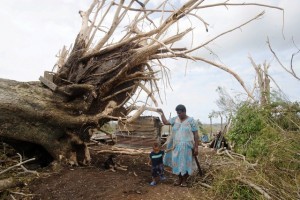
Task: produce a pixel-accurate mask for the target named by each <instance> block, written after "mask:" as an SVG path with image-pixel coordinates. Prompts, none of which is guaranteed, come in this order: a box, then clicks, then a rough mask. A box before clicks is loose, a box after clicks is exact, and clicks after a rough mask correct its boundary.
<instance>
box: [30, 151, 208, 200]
mask: <svg viewBox="0 0 300 200" xmlns="http://www.w3.org/2000/svg"><path fill="white" fill-rule="evenodd" d="M92 153H93V152H92ZM108 155H109V154H98V155H97V154H95V153H93V163H92V165H91V166H89V167H65V168H63V169H60V170H59V172H55V173H54V172H52V171H49V172H48V173H47V170H46V169H44V171H43V172H42V173H41V177H39V178H36V179H35V180H33V181H31V182H30V183H29V185H28V189H29V192H30V193H31V194H34V196H33V199H72V200H76V199H110V200H113V199H116V200H119V199H159V200H163V199H166V200H171V199H204V196H205V190H206V189H205V188H203V187H199V186H197V187H195V182H194V183H191V182H192V181H191V180H194V178H193V177H191V179H190V181H189V185H188V187H186V188H184V187H178V186H173V182H174V180H175V179H176V176H174V175H173V174H171V173H169V172H166V173H165V174H166V177H167V180H165V181H163V182H161V183H159V184H158V185H156V186H150V185H149V183H150V182H151V173H150V167H149V166H148V165H146V162H147V159H148V155H146V154H144V155H138V156H137V155H135V156H132V155H119V156H118V157H117V160H118V161H119V162H120V163H121V164H122V165H126V166H128V170H127V171H121V170H117V171H116V172H112V171H110V170H105V169H104V167H103V162H104V161H105V160H106V159H107V157H108ZM166 170H169V169H166Z"/></svg>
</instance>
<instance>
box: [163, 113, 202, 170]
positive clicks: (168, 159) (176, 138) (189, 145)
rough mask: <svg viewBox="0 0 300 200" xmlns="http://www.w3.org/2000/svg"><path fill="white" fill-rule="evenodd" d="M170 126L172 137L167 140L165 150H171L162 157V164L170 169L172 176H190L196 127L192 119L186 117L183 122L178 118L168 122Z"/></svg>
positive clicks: (192, 168) (192, 166)
mask: <svg viewBox="0 0 300 200" xmlns="http://www.w3.org/2000/svg"><path fill="white" fill-rule="evenodd" d="M169 122H170V124H171V126H172V135H171V136H170V138H169V139H168V142H167V147H166V149H172V150H171V151H169V152H167V153H166V154H165V156H164V164H165V165H167V166H169V167H171V168H172V172H173V174H177V175H179V174H180V173H181V175H184V174H186V173H188V174H189V175H191V174H192V173H193V172H194V170H195V167H196V165H195V160H194V159H193V152H192V150H193V148H194V144H195V141H194V134H193V131H197V130H198V126H197V124H196V122H195V120H194V119H193V118H192V117H188V118H187V119H185V120H184V121H183V122H181V120H180V119H179V117H173V118H171V119H170V120H169Z"/></svg>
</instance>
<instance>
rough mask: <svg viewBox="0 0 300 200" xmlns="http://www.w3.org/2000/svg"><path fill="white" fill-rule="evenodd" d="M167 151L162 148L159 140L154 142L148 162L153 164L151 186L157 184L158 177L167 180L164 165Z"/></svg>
mask: <svg viewBox="0 0 300 200" xmlns="http://www.w3.org/2000/svg"><path fill="white" fill-rule="evenodd" d="M164 154H165V152H164V151H163V150H161V149H160V145H159V144H158V142H155V143H154V144H153V151H152V152H151V153H150V155H149V157H150V159H149V162H148V164H149V165H151V166H152V168H151V174H152V182H151V183H150V185H151V186H155V185H156V184H157V180H158V178H160V180H166V178H165V176H164V165H163V157H164Z"/></svg>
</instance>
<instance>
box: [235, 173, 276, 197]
mask: <svg viewBox="0 0 300 200" xmlns="http://www.w3.org/2000/svg"><path fill="white" fill-rule="evenodd" d="M237 180H238V181H240V182H242V183H244V184H247V185H249V186H250V187H252V188H253V189H255V190H256V191H258V192H259V193H260V194H262V195H263V196H264V197H265V198H266V199H272V198H271V196H270V195H269V194H268V193H267V192H266V191H265V190H264V189H262V188H261V187H259V186H258V185H256V184H254V183H252V182H251V181H249V180H246V179H243V178H238V179H237Z"/></svg>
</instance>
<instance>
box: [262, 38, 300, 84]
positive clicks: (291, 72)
mask: <svg viewBox="0 0 300 200" xmlns="http://www.w3.org/2000/svg"><path fill="white" fill-rule="evenodd" d="M267 44H268V47H269V49H270V51H271V52H272V54H273V55H274V57H275V59H276V60H277V62H278V63H279V65H280V66H281V67H282V68H283V69H284V70H285V71H286V72H287V73H289V74H291V75H292V76H293V77H294V78H296V79H298V80H300V78H299V77H298V76H297V74H296V73H295V72H294V70H293V66H292V65H291V70H288V69H287V68H286V67H285V66H284V65H283V64H282V62H281V61H280V59H279V58H278V56H277V55H276V53H275V51H274V50H273V49H272V47H271V43H270V40H269V38H268V39H267ZM298 52H299V51H298ZM293 56H294V54H293V55H292V58H293ZM292 58H291V59H292Z"/></svg>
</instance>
